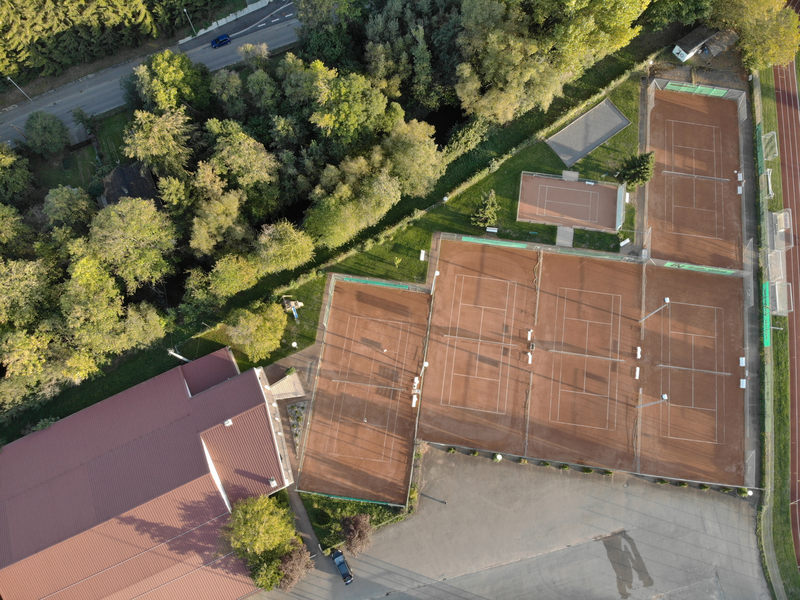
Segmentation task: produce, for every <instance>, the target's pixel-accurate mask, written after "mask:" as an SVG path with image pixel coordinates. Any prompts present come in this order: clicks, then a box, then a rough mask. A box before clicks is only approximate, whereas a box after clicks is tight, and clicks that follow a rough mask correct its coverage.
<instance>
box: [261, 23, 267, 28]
mask: <svg viewBox="0 0 800 600" xmlns="http://www.w3.org/2000/svg"><path fill="white" fill-rule="evenodd" d="M266 26H267V24H266V23H261V24H259V27H266Z"/></svg>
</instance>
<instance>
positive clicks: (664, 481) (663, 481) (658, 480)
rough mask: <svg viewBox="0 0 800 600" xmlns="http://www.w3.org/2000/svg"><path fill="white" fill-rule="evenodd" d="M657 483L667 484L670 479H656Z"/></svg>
mask: <svg viewBox="0 0 800 600" xmlns="http://www.w3.org/2000/svg"><path fill="white" fill-rule="evenodd" d="M656 483H657V484H658V485H667V484H668V483H669V481H667V480H666V479H656Z"/></svg>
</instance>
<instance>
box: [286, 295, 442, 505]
mask: <svg viewBox="0 0 800 600" xmlns="http://www.w3.org/2000/svg"><path fill="white" fill-rule="evenodd" d="M394 285H395V287H381V286H379V285H363V284H356V283H348V282H346V281H342V280H339V281H336V282H335V286H334V291H333V297H332V303H331V309H330V315H329V317H328V321H327V332H326V334H325V343H324V348H323V355H322V358H321V363H320V366H319V376H318V380H317V387H316V391H315V395H314V404H313V407H312V411H311V415H310V423H309V431H308V438H307V440H306V443H305V450H304V454H303V459H302V462H301V465H300V473H299V476H298V483H297V487H298V489H300V490H307V491H313V492H318V493H323V494H329V495H333V496H342V497H348V498H359V499H364V500H373V501H378V502H385V503H389V504H405V502H406V495H407V492H408V485H409V477H410V469H411V458H412V455H413V449H414V424H415V419H416V413H417V409H416V407H412V389H413V384H414V378H415V377H416V376H418V375H419V372H420V370H421V368H422V356H423V342H424V338H425V332H426V328H427V320H428V309H429V301H430V296H429V295H428V294H425V293H419V292H412V291H408V290H404V289H402V288H401V284H394Z"/></svg>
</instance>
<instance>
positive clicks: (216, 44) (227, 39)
mask: <svg viewBox="0 0 800 600" xmlns="http://www.w3.org/2000/svg"><path fill="white" fill-rule="evenodd" d="M230 43H231V36H229V35H227V34H222V35H221V36H219V37H215V38H214V39H213V40H211V47H212V48H221V47H222V46H227V45H228V44H230Z"/></svg>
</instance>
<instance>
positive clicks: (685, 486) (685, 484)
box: [678, 481, 689, 488]
mask: <svg viewBox="0 0 800 600" xmlns="http://www.w3.org/2000/svg"><path fill="white" fill-rule="evenodd" d="M678 487H682V488H687V487H689V484H688V483H686V482H685V481H679V482H678Z"/></svg>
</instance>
